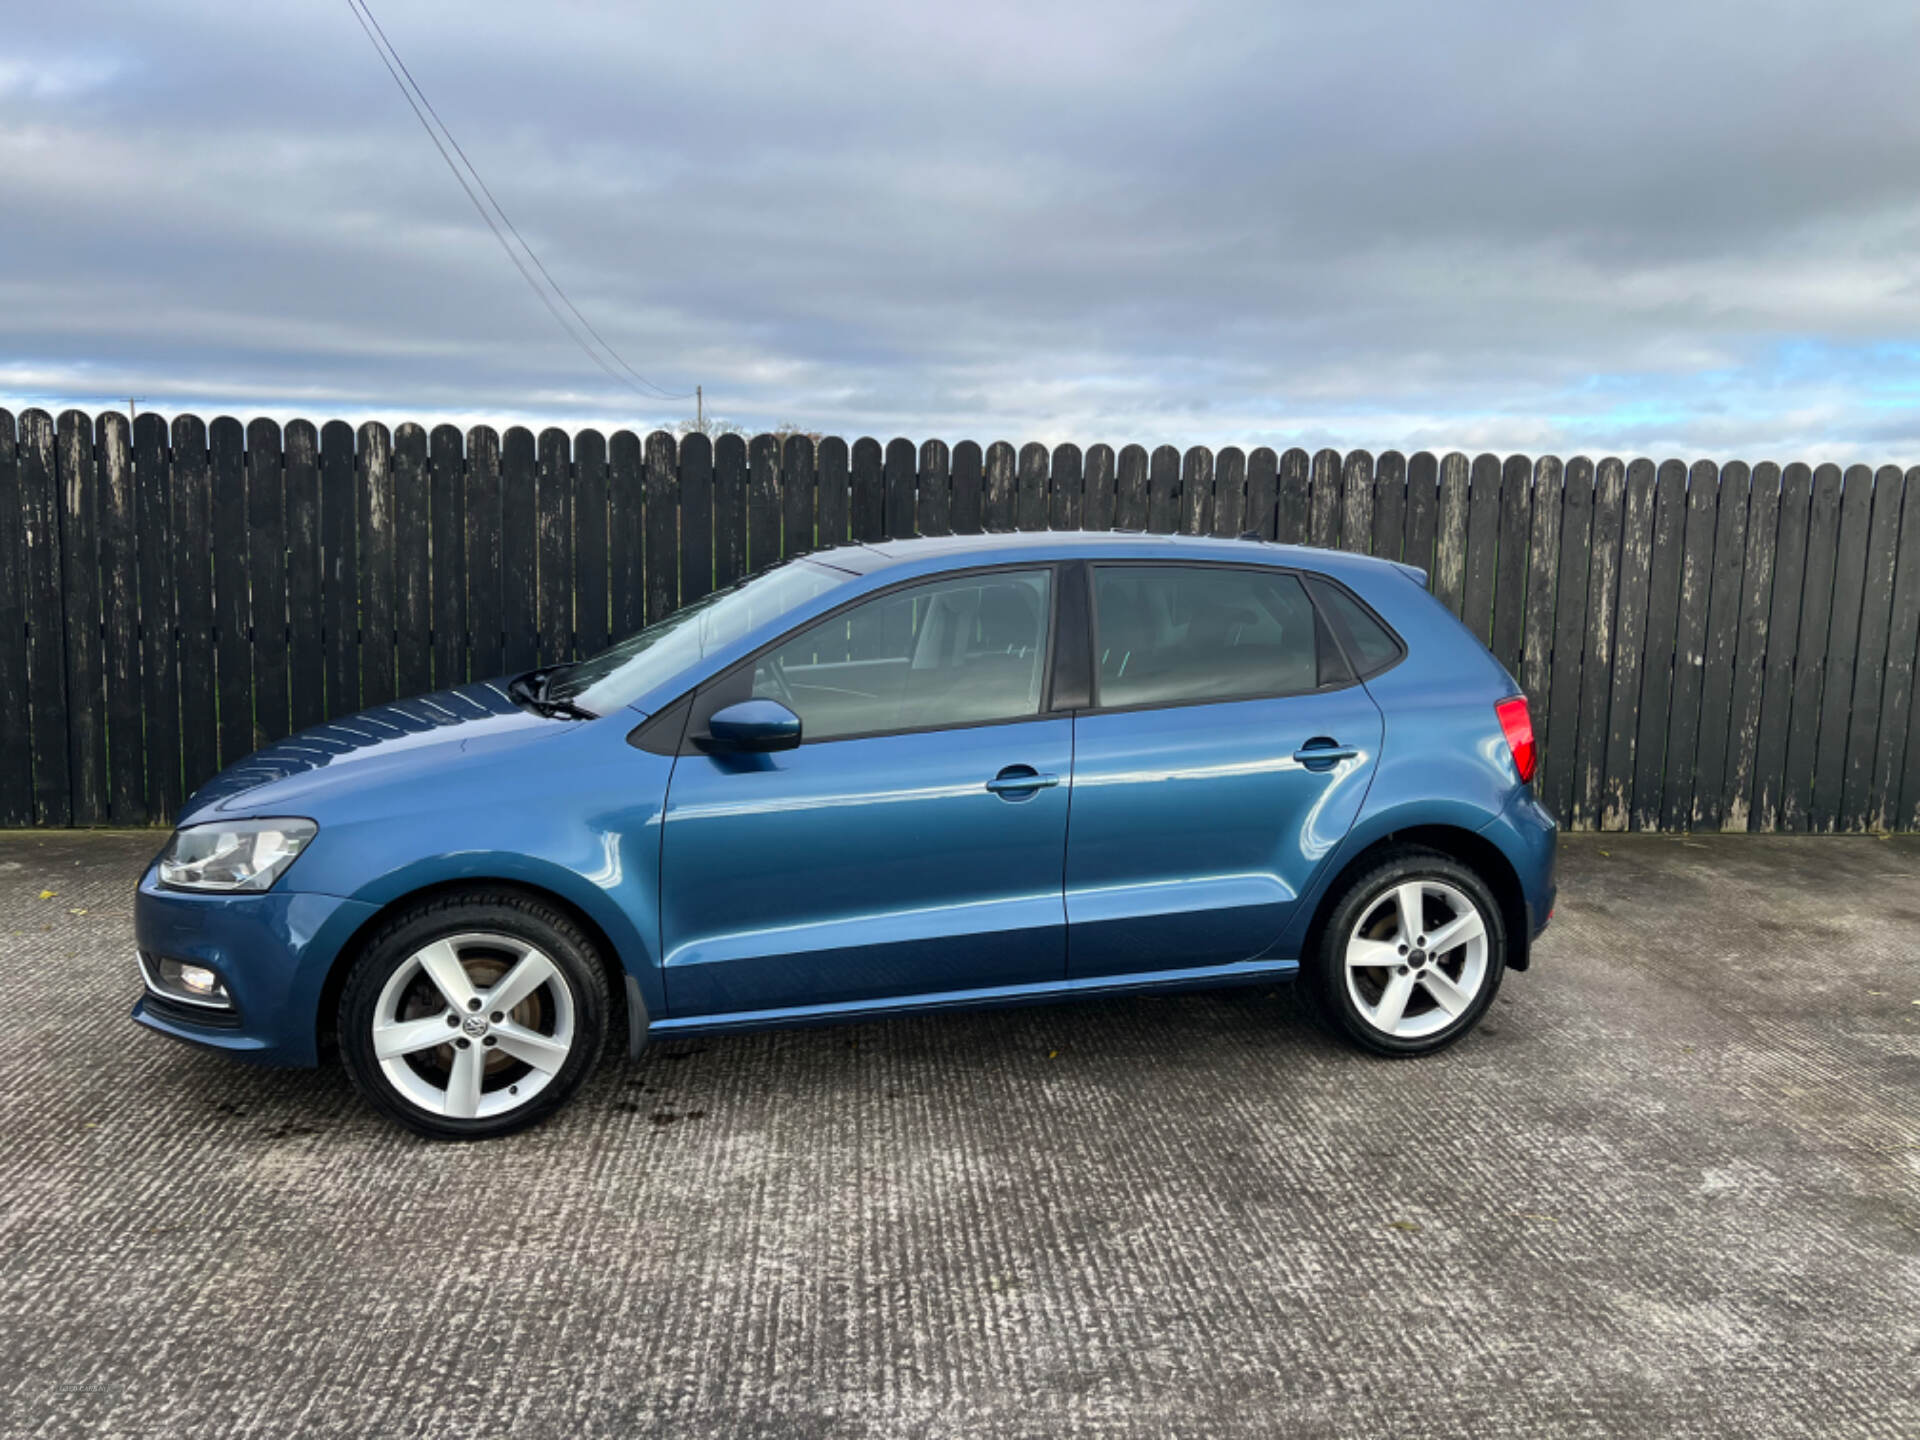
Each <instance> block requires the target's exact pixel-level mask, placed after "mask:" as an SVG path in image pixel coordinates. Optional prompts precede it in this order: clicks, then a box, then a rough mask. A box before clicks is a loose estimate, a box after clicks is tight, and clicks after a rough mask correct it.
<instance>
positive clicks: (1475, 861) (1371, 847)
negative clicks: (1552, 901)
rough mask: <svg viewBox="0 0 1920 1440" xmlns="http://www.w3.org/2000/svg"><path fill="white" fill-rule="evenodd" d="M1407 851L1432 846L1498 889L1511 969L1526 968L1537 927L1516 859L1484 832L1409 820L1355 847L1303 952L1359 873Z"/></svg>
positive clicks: (1317, 913) (1324, 897)
mask: <svg viewBox="0 0 1920 1440" xmlns="http://www.w3.org/2000/svg"><path fill="white" fill-rule="evenodd" d="M1408 850H1427V851H1431V852H1434V853H1436V854H1440V855H1445V856H1448V857H1449V858H1451V859H1454V860H1457V861H1459V862H1460V863H1461V864H1462V865H1465V866H1466V867H1467V868H1468V869H1470V870H1472V871H1473V872H1474V873H1475V874H1476V875H1478V876H1480V878H1481V879H1482V880H1484V881H1485V882H1486V885H1487V888H1488V889H1489V890H1491V891H1493V894H1494V898H1495V899H1497V900H1498V901H1499V902H1500V916H1501V919H1502V920H1503V921H1505V923H1506V931H1507V968H1508V969H1509V970H1524V969H1526V968H1527V966H1528V964H1529V963H1530V960H1531V956H1530V954H1529V945H1530V940H1531V929H1532V927H1531V926H1530V925H1529V924H1528V923H1527V899H1526V891H1525V890H1524V889H1522V888H1521V885H1520V876H1519V873H1518V872H1517V871H1516V870H1515V869H1514V868H1513V862H1512V861H1510V860H1508V859H1507V857H1506V856H1505V855H1504V854H1502V853H1501V850H1500V847H1499V846H1498V845H1496V844H1494V843H1493V842H1492V841H1491V840H1489V839H1487V838H1486V837H1485V836H1484V835H1479V834H1476V833H1474V832H1473V831H1471V830H1465V829H1462V828H1460V827H1459V826H1457V825H1409V826H1407V827H1406V828H1405V829H1401V830H1393V831H1389V832H1388V833H1387V834H1385V835H1382V836H1380V837H1379V838H1378V839H1376V840H1374V841H1373V842H1372V843H1370V844H1368V845H1367V846H1365V847H1364V848H1363V849H1360V850H1356V851H1355V852H1354V853H1353V854H1352V855H1351V856H1350V857H1348V858H1347V860H1345V861H1344V862H1343V863H1342V864H1341V866H1340V869H1339V871H1338V873H1336V874H1335V875H1334V877H1333V879H1332V880H1331V881H1329V882H1328V884H1327V887H1326V889H1325V890H1324V891H1322V892H1321V895H1320V901H1319V904H1318V905H1317V906H1315V908H1314V915H1313V923H1312V925H1311V926H1310V927H1309V928H1308V930H1307V933H1306V937H1305V940H1304V942H1303V944H1302V945H1301V953H1302V954H1303V955H1304V954H1311V953H1312V947H1313V946H1315V945H1317V944H1319V942H1320V933H1321V931H1322V929H1323V928H1324V927H1325V925H1326V922H1327V917H1328V916H1330V915H1332V914H1333V912H1334V909H1335V908H1336V907H1337V906H1338V905H1339V903H1340V900H1341V897H1342V896H1343V895H1345V894H1346V891H1347V886H1348V885H1349V884H1350V883H1351V881H1352V880H1353V878H1354V877H1355V876H1357V875H1359V874H1360V873H1361V872H1362V871H1364V870H1367V869H1368V868H1370V867H1371V866H1373V865H1375V864H1377V863H1379V860H1380V858H1381V856H1383V855H1387V854H1391V853H1394V852H1405V851H1408Z"/></svg>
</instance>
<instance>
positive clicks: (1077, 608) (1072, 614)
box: [1052, 560, 1093, 711]
mask: <svg viewBox="0 0 1920 1440" xmlns="http://www.w3.org/2000/svg"><path fill="white" fill-rule="evenodd" d="M1058 623H1059V627H1060V628H1059V633H1058V634H1057V635H1056V636H1055V637H1054V644H1053V707H1052V708H1053V709H1054V710H1056V711H1059V710H1085V709H1088V708H1089V707H1091V706H1092V704H1093V633H1092V632H1093V612H1092V606H1091V605H1090V603H1089V601H1088V594H1087V567H1086V563H1085V562H1084V561H1080V560H1075V561H1072V562H1070V563H1069V564H1066V565H1063V566H1061V567H1060V615H1059V622H1058Z"/></svg>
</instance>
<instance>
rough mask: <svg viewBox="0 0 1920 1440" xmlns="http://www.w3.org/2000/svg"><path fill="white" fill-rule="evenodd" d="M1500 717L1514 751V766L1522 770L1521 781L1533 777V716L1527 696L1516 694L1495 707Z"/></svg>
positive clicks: (1509, 744)
mask: <svg viewBox="0 0 1920 1440" xmlns="http://www.w3.org/2000/svg"><path fill="white" fill-rule="evenodd" d="M1493 713H1494V714H1496V715H1498V716H1499V717H1500V729H1501V730H1502V731H1503V732H1505V734H1506V737H1507V749H1509V750H1511V751H1512V752H1513V768H1514V769H1516V770H1518V771H1519V772H1520V783H1521V784H1523V785H1524V784H1526V783H1527V782H1528V781H1530V780H1531V779H1533V766H1534V750H1533V716H1532V715H1531V714H1530V713H1529V712H1528V710H1527V697H1526V696H1524V695H1516V696H1514V697H1513V698H1512V699H1511V700H1502V701H1501V702H1500V703H1499V704H1498V705H1496V706H1494V707H1493Z"/></svg>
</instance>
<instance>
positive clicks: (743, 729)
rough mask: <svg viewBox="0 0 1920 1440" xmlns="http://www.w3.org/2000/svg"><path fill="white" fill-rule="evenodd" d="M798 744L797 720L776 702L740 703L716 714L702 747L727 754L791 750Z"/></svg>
mask: <svg viewBox="0 0 1920 1440" xmlns="http://www.w3.org/2000/svg"><path fill="white" fill-rule="evenodd" d="M799 743H800V717H799V716H798V715H796V714H794V713H793V711H791V710H789V709H788V708H787V707H786V706H784V705H782V704H781V703H780V702H779V701H778V700H742V701H741V702H740V703H739V704H738V705H729V706H727V708H726V709H724V710H716V711H715V712H714V713H713V717H712V718H711V719H710V720H708V721H707V738H706V740H705V741H704V742H703V746H704V748H705V749H708V750H718V751H723V752H726V753H729V754H762V753H765V752H766V751H769V750H791V749H793V748H794V747H795V746H796V745H798V744H799Z"/></svg>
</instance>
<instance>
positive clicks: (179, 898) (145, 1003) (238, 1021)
mask: <svg viewBox="0 0 1920 1440" xmlns="http://www.w3.org/2000/svg"><path fill="white" fill-rule="evenodd" d="M374 909H375V907H374V906H372V905H368V904H363V903H362V902H360V901H357V900H343V899H340V898H339V897H337V896H333V895H313V894H306V893H303V892H300V891H292V890H290V891H282V890H278V889H274V890H269V891H267V892H266V893H265V894H264V895H200V894H193V893H189V892H186V891H180V890H167V889H163V888H162V887H161V885H160V883H159V880H158V878H157V876H156V874H155V872H154V871H153V870H151V869H149V870H148V872H147V873H146V875H145V876H144V877H143V878H142V879H141V881H140V888H139V891H138V892H137V894H136V895H135V897H134V905H133V932H134V943H135V945H136V946H137V947H138V949H139V950H140V951H141V952H142V953H144V954H145V955H147V956H149V957H152V958H153V960H154V961H156V962H157V960H158V959H159V958H160V957H162V956H164V957H167V958H170V959H174V960H182V961H186V962H188V963H191V964H195V965H204V966H207V967H208V968H209V969H211V970H213V971H214V972H215V973H217V974H218V975H219V976H220V978H221V980H222V982H223V983H224V984H225V985H226V987H227V991H228V993H229V994H230V995H231V996H232V999H233V1009H232V1011H231V1012H228V1013H224V1014H223V1013H220V1012H212V1011H209V1012H207V1013H206V1014H204V1015H201V1014H195V1013H193V1009H192V1007H191V1006H186V1005H181V1004H178V1003H175V1002H171V1001H168V1000H166V999H165V998H164V997H160V998H156V997H155V996H154V994H153V992H152V991H151V990H150V989H146V988H145V986H144V982H143V990H142V995H141V998H140V1002H139V1003H138V1004H136V1005H135V1006H134V1007H133V1018H134V1019H135V1020H137V1021H139V1022H140V1023H141V1024H142V1025H145V1026H146V1027H147V1028H148V1029H150V1030H157V1031H159V1032H160V1033H161V1034H163V1035H170V1036H172V1037H173V1038H174V1039H176V1040H187V1041H191V1042H192V1043H194V1044H196V1045H204V1046H207V1047H209V1048H211V1049H215V1050H222V1051H225V1052H226V1053H228V1054H230V1055H233V1056H235V1057H236V1058H238V1059H243V1060H251V1061H255V1062H257V1063H259V1064H263V1065H313V1064H316V1063H317V1062H318V1060H319V1029H320V1020H321V1016H320V1013H319V1012H320V994H321V990H322V987H323V986H324V985H325V984H326V979H327V974H328V972H329V970H331V969H332V966H333V962H334V960H335V959H336V958H337V957H338V955H339V954H340V950H341V947H342V946H344V945H345V944H346V942H347V940H348V939H350V938H351V937H352V935H353V934H354V932H355V931H357V930H358V929H359V928H360V926H361V925H363V924H364V923H365V922H366V921H367V920H368V919H369V918H370V917H371V916H372V915H373V914H374ZM130 958H131V957H130ZM136 973H137V972H136Z"/></svg>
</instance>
